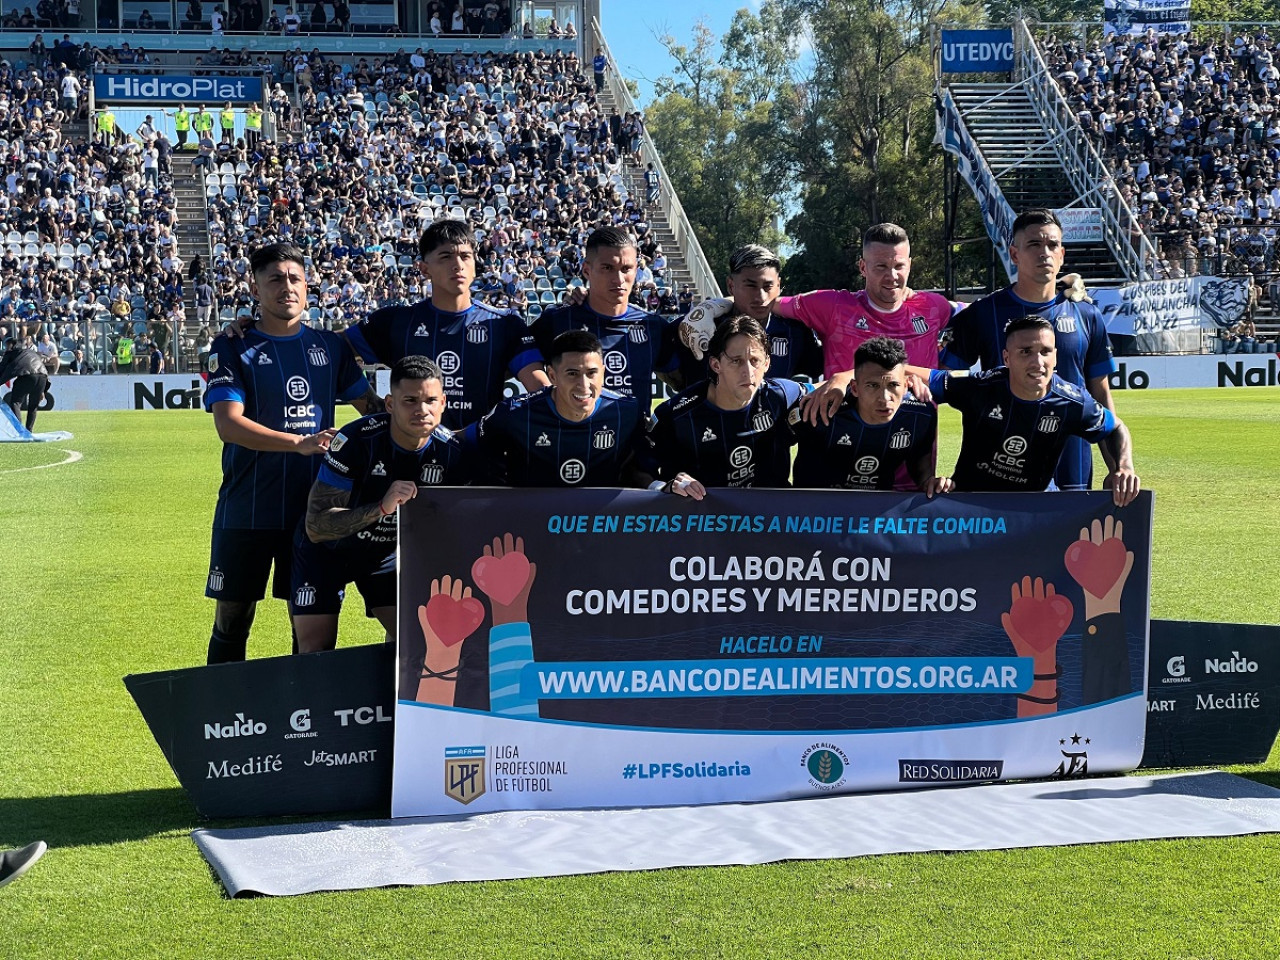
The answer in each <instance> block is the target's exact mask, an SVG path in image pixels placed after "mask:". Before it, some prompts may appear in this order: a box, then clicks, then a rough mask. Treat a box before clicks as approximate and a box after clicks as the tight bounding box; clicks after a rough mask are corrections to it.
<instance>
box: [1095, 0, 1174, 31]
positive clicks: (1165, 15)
mask: <svg viewBox="0 0 1280 960" xmlns="http://www.w3.org/2000/svg"><path fill="white" fill-rule="evenodd" d="M1102 21H1103V23H1102V32H1103V33H1104V34H1106V35H1107V36H1110V35H1112V34H1117V33H1118V34H1120V35H1121V36H1131V37H1140V36H1143V35H1145V34H1146V33H1147V31H1148V30H1151V31H1154V32H1155V33H1190V32H1191V2H1190V0H1103V3H1102Z"/></svg>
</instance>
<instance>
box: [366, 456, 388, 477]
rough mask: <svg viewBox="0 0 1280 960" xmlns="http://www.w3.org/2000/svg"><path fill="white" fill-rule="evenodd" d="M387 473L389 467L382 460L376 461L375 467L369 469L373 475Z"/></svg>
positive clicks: (378, 475) (384, 474)
mask: <svg viewBox="0 0 1280 960" xmlns="http://www.w3.org/2000/svg"><path fill="white" fill-rule="evenodd" d="M386 475H387V468H386V466H384V465H383V463H382V461H381V460H379V461H378V462H377V463H375V464H374V465H373V469H372V470H370V471H369V476H371V477H385V476H386Z"/></svg>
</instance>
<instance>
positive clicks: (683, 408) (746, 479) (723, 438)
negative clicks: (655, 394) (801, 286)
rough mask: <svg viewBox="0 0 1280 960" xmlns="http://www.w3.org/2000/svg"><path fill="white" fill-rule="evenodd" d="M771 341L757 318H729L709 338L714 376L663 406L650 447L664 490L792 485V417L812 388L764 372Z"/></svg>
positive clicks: (698, 492) (701, 493)
mask: <svg viewBox="0 0 1280 960" xmlns="http://www.w3.org/2000/svg"><path fill="white" fill-rule="evenodd" d="M769 347H770V341H769V335H768V334H767V333H766V332H765V328H764V327H763V326H762V325H761V324H760V323H759V322H758V321H756V320H753V319H752V318H751V317H748V316H745V315H740V316H736V317H730V318H728V319H727V320H724V321H723V322H721V323H720V325H719V326H717V327H716V330H715V333H713V334H712V335H711V340H710V342H709V343H708V345H707V366H708V369H709V372H710V379H707V380H704V381H702V382H701V383H697V384H694V385H693V386H692V387H690V388H689V389H688V390H685V391H683V392H681V393H678V394H676V396H674V397H672V398H671V399H670V400H667V401H666V402H665V403H663V404H662V405H661V406H659V407H658V409H657V411H656V412H655V414H654V424H653V430H652V432H651V434H650V447H651V451H652V459H653V461H654V462H656V464H657V474H658V477H659V478H660V479H661V480H662V481H663V483H662V489H663V490H664V491H665V492H667V493H675V494H677V495H679V496H683V497H691V498H692V499H694V500H701V499H702V498H703V497H705V496H706V492H707V488H708V487H786V486H789V484H788V482H787V478H788V477H789V476H790V474H791V433H790V431H789V429H788V427H787V418H788V416H790V415H791V411H792V407H793V406H794V405H795V403H796V401H797V400H799V399H800V397H801V396H803V395H804V394H805V393H806V392H807V391H808V390H809V389H810V388H809V387H807V386H805V385H803V384H799V383H796V382H795V381H793V380H774V379H771V378H767V377H766V376H765V374H767V373H768V372H769V365H770V351H769Z"/></svg>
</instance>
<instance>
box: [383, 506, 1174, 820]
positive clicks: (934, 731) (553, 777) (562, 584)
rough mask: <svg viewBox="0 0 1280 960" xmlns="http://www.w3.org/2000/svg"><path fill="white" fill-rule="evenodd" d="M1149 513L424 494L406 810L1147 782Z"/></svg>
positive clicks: (407, 628)
mask: <svg viewBox="0 0 1280 960" xmlns="http://www.w3.org/2000/svg"><path fill="white" fill-rule="evenodd" d="M1151 506H1152V496H1151V494H1149V493H1144V494H1142V496H1141V498H1140V499H1139V501H1138V502H1137V503H1135V504H1134V505H1132V506H1130V507H1128V508H1126V509H1124V510H1120V511H1117V510H1116V509H1115V507H1114V506H1113V504H1112V501H1111V497H1110V496H1109V495H1108V494H1105V493H1101V492H1098V493H1064V494H1057V495H1053V496H1045V495H1040V494H1021V495H994V494H986V495H982V494H977V495H975V494H968V495H956V496H948V497H938V498H935V499H934V500H932V501H930V500H926V499H925V498H924V497H923V496H922V495H915V496H902V495H899V494H891V493H883V494H877V493H868V494H859V495H857V496H853V495H850V494H848V493H845V492H836V491H800V490H714V491H712V492H711V494H710V496H709V497H708V498H707V499H706V500H705V501H703V502H701V503H694V502H691V501H687V500H683V499H681V498H677V497H673V496H670V495H662V494H658V493H653V492H648V491H619V490H602V489H586V490H498V489H491V490H478V489H472V490H435V489H433V490H431V491H429V492H428V491H426V490H423V491H422V492H421V493H420V495H419V496H418V497H417V498H415V499H414V500H411V501H410V502H409V503H408V504H406V505H405V506H404V507H402V508H401V511H400V604H399V606H400V626H399V636H400V649H399V657H400V685H399V691H400V694H399V697H400V699H399V702H398V705H397V710H396V744H395V753H396V762H395V772H394V778H393V787H392V814H393V816H417V815H423V814H439V813H457V812H460V811H461V810H462V809H464V808H465V809H467V810H468V811H469V812H475V811H485V810H503V809H527V808H548V809H550V808H571V807H597V806H632V805H638V806H652V805H663V804H686V803H711V802H721V801H750V800H768V799H780V798H786V797H797V796H807V795H813V794H820V793H826V792H832V791H841V792H852V791H859V790H878V789H893V788H901V787H907V786H913V785H916V784H927V783H951V782H961V781H985V780H1004V779H1015V778H1027V777H1047V776H1055V775H1057V776H1074V775H1077V774H1083V773H1085V772H1086V771H1088V772H1091V773H1098V772H1101V771H1108V770H1124V769H1129V768H1132V767H1133V766H1135V765H1136V764H1137V762H1138V761H1139V760H1140V758H1141V755H1142V741H1143V730H1144V724H1145V717H1146V710H1145V700H1144V697H1143V688H1144V680H1145V676H1146V670H1145V666H1146V661H1145V654H1146V638H1147V610H1148V589H1149V580H1150V575H1149V560H1150V541H1151ZM1116 519H1119V520H1120V521H1122V522H1121V523H1120V524H1119V525H1118V526H1116V525H1115V520H1116Z"/></svg>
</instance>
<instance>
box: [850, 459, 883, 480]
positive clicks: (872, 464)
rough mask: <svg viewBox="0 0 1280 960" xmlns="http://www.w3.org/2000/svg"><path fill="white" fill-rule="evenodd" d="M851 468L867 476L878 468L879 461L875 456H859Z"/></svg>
mask: <svg viewBox="0 0 1280 960" xmlns="http://www.w3.org/2000/svg"><path fill="white" fill-rule="evenodd" d="M853 469H855V470H857V471H858V472H859V473H860V474H862V475H863V476H864V477H867V476H870V475H871V474H873V473H875V472H876V471H877V470H879V469H880V461H879V460H878V459H876V458H875V457H859V458H858V462H857V463H855V464H854V465H853Z"/></svg>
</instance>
